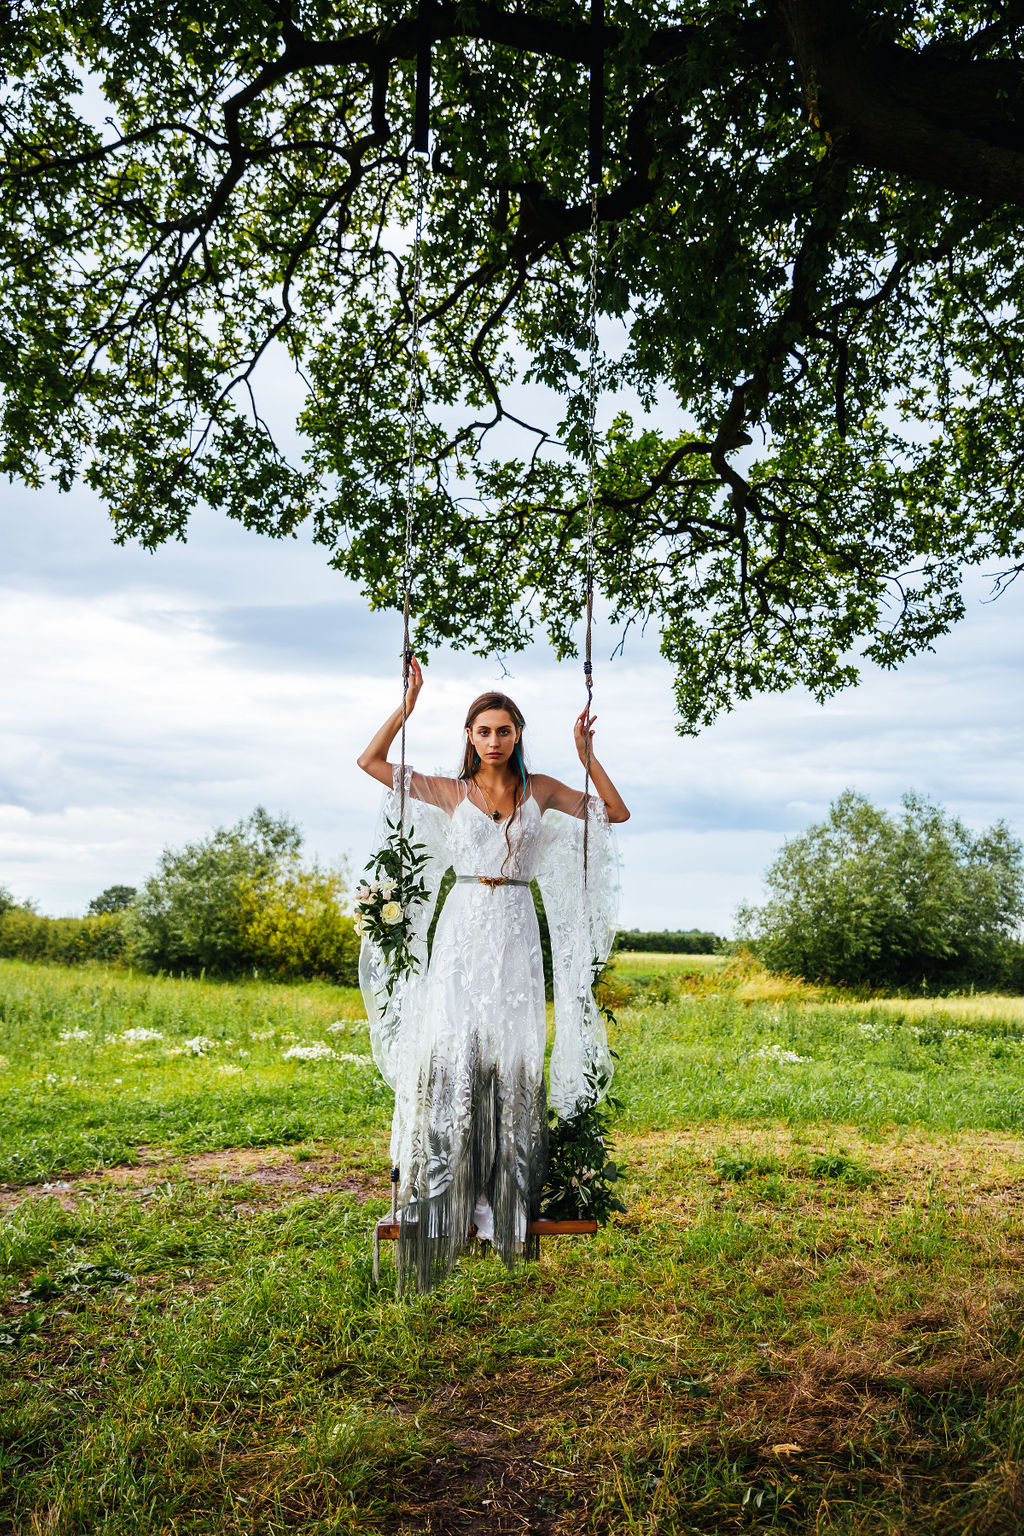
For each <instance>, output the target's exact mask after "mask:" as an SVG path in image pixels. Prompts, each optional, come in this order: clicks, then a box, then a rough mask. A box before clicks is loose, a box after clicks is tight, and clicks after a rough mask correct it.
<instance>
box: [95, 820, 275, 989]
mask: <svg viewBox="0 0 1024 1536" xmlns="http://www.w3.org/2000/svg"><path fill="white" fill-rule="evenodd" d="M301 846H302V836H301V834H300V832H299V830H298V828H297V827H296V826H295V825H294V824H293V823H292V822H290V821H288V820H286V819H285V818H284V817H280V818H275V817H273V816H271V815H269V814H268V812H267V811H265V810H264V809H263V807H262V806H257V807H256V809H255V810H254V811H253V813H252V815H251V816H249V817H248V818H246V819H245V820H243V821H238V822H236V824H235V825H234V826H233V827H218V828H217V830H216V831H215V832H213V833H211V835H210V836H209V837H207V838H204V839H202V840H201V841H200V842H196V843H188V844H186V846H185V847H184V848H180V849H172V848H166V849H165V850H164V852H163V853H162V854H161V856H160V863H159V867H158V869H157V872H156V874H155V875H152V876H151V877H150V878H149V879H148V880H147V881H146V883H145V884H144V885H143V887H142V889H141V890H140V891H139V893H138V895H137V896H136V898H135V900H134V901H133V903H132V905H131V906H130V907H129V908H128V910H127V912H126V914H125V932H126V936H127V952H128V955H129V958H130V959H131V960H132V961H133V962H134V963H135V964H137V965H139V966H141V967H142V968H143V969H146V970H154V971H155V970H169V971H186V972H193V973H194V972H197V971H200V970H207V971H211V972H213V973H214V974H220V975H231V974H233V973H237V972H239V971H242V970H247V969H249V968H251V967H252V966H253V965H258V963H259V955H258V953H257V952H256V951H254V949H253V947H252V944H251V942H250V940H249V921H250V917H251V910H252V908H251V893H252V890H253V888H254V887H259V886H260V885H262V884H263V883H264V882H265V881H267V880H269V879H272V878H273V877H275V876H276V875H277V872H278V870H279V868H280V867H281V866H282V865H283V864H287V863H288V862H289V861H293V860H294V859H296V858H297V856H298V853H299V849H300V848H301Z"/></svg>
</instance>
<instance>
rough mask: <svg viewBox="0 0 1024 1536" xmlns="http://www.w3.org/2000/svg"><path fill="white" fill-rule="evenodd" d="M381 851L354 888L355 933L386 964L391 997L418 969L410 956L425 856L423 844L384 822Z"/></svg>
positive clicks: (422, 891)
mask: <svg viewBox="0 0 1024 1536" xmlns="http://www.w3.org/2000/svg"><path fill="white" fill-rule="evenodd" d="M385 825H386V826H387V829H388V835H387V837H386V838H385V840H384V845H383V847H382V848H380V849H379V850H378V852H377V853H375V854H374V856H373V858H372V859H371V860H370V862H369V863H368V864H367V865H366V872H367V873H368V874H370V875H371V878H370V879H369V880H366V881H364V882H363V883H362V884H361V885H358V886H356V889H355V902H356V922H355V928H356V933H358V934H359V936H360V938H367V939H369V941H370V943H371V944H375V945H376V946H377V948H378V949H379V950H381V952H382V953H383V955H384V957H385V959H386V961H387V968H386V979H385V982H384V990H385V992H386V993H387V996H388V997H390V996H391V994H392V992H393V991H394V989H395V983H396V982H397V981H399V980H400V978H401V977H403V976H410V975H412V974H413V972H415V971H416V970H417V969H418V965H417V961H416V957H415V955H414V954H413V952H412V948H411V939H412V933H413V917H414V915H415V911H416V908H417V907H418V906H419V904H420V903H421V902H422V901H425V900H426V897H427V887H426V884H425V883H424V880H423V868H424V866H425V864H426V863H427V859H428V855H427V853H426V850H425V848H424V845H423V843H414V842H411V841H410V840H409V838H407V837H406V836H405V834H404V832H403V831H402V828H401V825H400V823H399V822H397V821H385Z"/></svg>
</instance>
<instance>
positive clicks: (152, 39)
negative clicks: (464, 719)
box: [0, 0, 1024, 728]
mask: <svg viewBox="0 0 1024 1536" xmlns="http://www.w3.org/2000/svg"><path fill="white" fill-rule="evenodd" d="M2 21H3V25H2V27H0V71H2V85H0V141H2V146H3V166H2V171H0V260H2V262H3V264H4V268H5V293H4V303H3V305H2V306H0V386H2V391H3V414H2V422H0V466H2V467H3V469H4V470H5V471H6V472H7V473H8V474H11V475H15V476H20V477H22V478H23V479H24V480H26V481H28V482H29V483H30V484H42V483H44V482H45V480H46V479H47V477H48V476H54V477H55V478H56V481H57V483H58V484H59V485H60V486H61V487H65V488H66V487H68V486H70V485H71V484H72V483H73V481H74V480H75V479H76V477H81V478H82V479H83V480H84V481H85V482H86V484H88V485H89V486H91V487H93V488H94V489H95V491H97V492H98V493H99V495H100V496H101V497H102V498H103V500H104V502H105V503H106V505H107V506H108V507H109V510H110V515H111V517H112V519H113V521H114V526H115V529H116V535H117V537H118V538H121V539H129V538H134V539H139V540H141V541H142V542H143V543H145V544H146V545H148V546H151V547H154V546H157V545H159V544H160V543H161V542H162V541H163V540H166V539H168V538H181V537H184V536H185V535H186V531H187V524H188V518H189V514H190V512H191V511H192V509H193V508H194V507H195V506H196V505H197V504H198V503H200V502H206V503H208V504H210V505H212V506H214V507H216V508H220V509H222V510H223V511H224V512H225V513H226V514H227V515H228V516H230V517H233V518H237V519H239V520H240V521H241V522H242V523H244V524H246V525H247V526H249V527H252V528H255V529H259V530H262V531H263V532H266V533H270V534H272V535H278V536H284V535H288V534H293V533H296V532H297V530H298V529H299V528H300V526H302V525H305V526H306V528H308V529H309V530H311V532H312V537H313V538H315V539H316V540H317V541H318V542H319V543H321V544H322V545H323V546H324V547H325V550H326V551H327V554H328V558H329V559H330V561H331V562H332V563H333V564H334V565H335V566H336V567H337V568H338V569H339V570H341V571H343V572H345V573H347V574H348V575H349V576H351V577H353V578H354V579H356V580H357V581H358V582H360V583H361V585H362V587H363V589H364V591H365V592H366V593H367V594H368V596H369V598H370V600H371V601H372V602H374V603H376V604H384V605H386V604H394V603H395V601H396V597H397V593H396V564H397V552H398V549H399V545H400V540H401V528H402V523H403V479H404V459H405V419H404V401H405V395H406V390H407V383H408V373H409V344H408V338H409V327H410V263H409V259H408V258H409V223H410V219H411V216H412V204H413V191H414V186H415V181H416V176H415V171H414V167H413V166H412V164H411V157H410V118H411V90H412V84H411V82H412V75H413V65H414V59H415V55H416V50H417V46H418V44H419V41H420V36H421V32H422V30H423V26H424V25H425V24H426V23H424V22H423V21H422V20H421V17H420V12H419V10H418V9H417V7H416V5H415V4H414V0H230V3H228V0H203V3H202V4H200V3H197V0H177V3H175V4H173V5H172V4H169V3H166V0H131V3H129V0H76V4H75V5H74V6H70V7H69V6H67V5H65V4H57V3H56V0H7V3H6V5H5V7H4V14H3V17H2ZM429 28H430V34H431V37H432V40H433V69H434V98H433V119H432V126H433V130H434V137H433V153H432V159H431V165H430V171H429V176H428V178H427V193H426V197H427V210H426V235H425V243H424V262H423V278H424V316H425V323H424V331H423V380H422V382H423V400H422V406H423V413H424V426H423V428H422V433H421V449H422V455H423V465H424V474H423V481H422V484H421V489H420V493H419V497H418V502H417V508H416V559H415V598H414V602H415V611H416V615H417V620H418V625H419V643H420V644H425V645H429V644H431V643H433V642H436V641H438V640H442V639H444V640H447V641H450V642H452V643H454V644H457V645H467V644H468V645H472V646H475V647H477V648H478V649H488V648H492V647H493V648H497V649H499V650H503V649H512V648H515V647H517V646H520V645H522V644H524V643H525V642H526V641H527V640H528V639H529V637H530V636H531V634H532V633H533V632H534V630H535V629H536V627H537V626H540V627H541V628H542V629H543V630H546V631H547V633H548V634H549V635H550V637H551V639H552V641H553V643H554V644H555V646H556V647H557V648H558V649H559V651H560V652H562V653H565V652H567V651H568V650H570V649H571V647H572V638H573V622H574V620H575V618H576V617H577V616H578V614H579V611H580V607H581V586H582V564H581V555H580V534H581V521H582V505H583V474H582V469H583V457H584V447H585V439H586V420H585V417H586V411H585V407H584V401H583V391H582V380H583V374H584V370H585V367H586V356H585V353H586V344H587V323H586V321H587V310H586V299H585V289H586V276H587V273H586V243H587V231H588V226H589V217H590V210H589V200H588V192H587V187H586V177H585V147H586V133H587V69H588V65H589V63H590V60H591V57H592V53H593V48H594V38H593V35H592V32H591V28H590V25H589V7H588V6H587V5H586V4H585V0H568V3H567V0H464V3H463V0H458V3H446V0H437V3H436V4H435V5H434V6H433V7H432V14H431V15H430V16H429ZM1022 34H1024V17H1022V14H1021V8H1020V7H1019V6H1014V5H1009V4H1006V3H998V0H895V3H887V4H884V5H868V4H867V3H866V0H773V3H767V4H766V3H759V0H715V3H713V4H711V5H707V4H703V3H702V4H698V3H696V0H628V3H627V0H621V3H618V4H615V3H609V6H608V11H607V18H606V21H605V25H604V28H603V31H602V35H601V44H602V47H603V55H604V68H605V104H606V143H605V169H604V180H603V183H602V186H601V190H600V196H599V202H598V221H599V249H598V302H599V307H600V312H601V315H602V326H601V334H602V346H603V360H602V365H601V385H602V389H603V390H604V392H605V398H606V400H607V401H608V402H609V403H610V410H611V416H612V418H613V419H611V420H610V422H606V423H605V429H604V431H603V433H602V440H601V444H600V475H599V486H598V505H597V517H598V552H597V564H598V570H597V575H598V583H599V587H600V589H601V591H602V593H603V595H604V600H605V602H606V604H607V607H608V610H609V611H610V613H611V614H612V615H614V616H615V618H616V619H617V620H618V621H619V622H620V623H622V624H626V625H628V623H629V622H630V621H633V622H641V623H642V622H651V623H652V624H654V625H656V626H657V627H658V628H659V629H660V632H661V635H662V644H663V648H664V652H665V654H666V656H668V657H669V658H670V660H671V661H672V662H673V664H674V665H675V668H676V673H677V679H678V683H677V691H678V703H679V708H680V713H681V719H682V723H683V726H684V728H695V727H696V726H697V725H698V724H699V723H700V722H701V721H703V720H707V719H710V718H711V717H712V716H713V715H714V714H715V712H716V711H717V710H719V709H721V708H722V707H728V705H729V704H730V702H731V701H732V700H733V699H735V698H736V697H743V696H746V695H749V694H750V693H751V692H753V691H760V690H765V689H781V688H785V687H788V686H790V685H791V684H793V683H795V682H803V683H805V684H807V685H808V686H810V687H811V688H812V689H813V690H814V691H815V692H816V693H817V694H818V695H819V696H825V695H827V694H828V693H829V692H831V691H833V690H835V689H836V688H839V687H842V686H844V685H845V684H847V683H849V682H851V681H853V680H854V679H855V677H856V675H857V666H858V662H859V658H860V657H861V656H867V657H868V658H870V659H872V660H874V661H876V662H879V663H881V664H882V665H894V664H896V663H898V662H899V661H900V660H902V659H903V658H904V657H906V656H908V655H910V654H912V653H914V652H915V651H917V650H919V649H920V648H922V647H925V646H927V645H928V644H929V643H930V642H931V641H933V640H934V639H935V637H936V636H937V635H939V634H941V633H943V632H944V631H945V630H946V629H947V628H948V627H949V626H950V625H951V624H952V623H954V622H955V621H956V619H957V618H958V617H959V616H960V614H961V612H962V597H961V591H960V582H961V576H962V572H963V569H964V567H965V566H966V565H969V564H972V563H978V562H989V563H990V565H991V567H992V569H993V570H995V571H997V572H999V573H1001V574H1002V576H1003V578H1004V579H1006V578H1007V577H1009V576H1010V575H1012V573H1014V572H1015V571H1017V570H1019V569H1020V568H1021V565H1022V563H1024V539H1022V530H1024V515H1022V507H1021V489H1020V482H1021V468H1022V455H1024V447H1022V437H1021V432H1020V422H1021V419H1022V403H1024V402H1022V399H1021V392H1022V377H1024V372H1022V361H1024V359H1022V348H1024V334H1022V326H1021V316H1020V307H1019V292H1020V283H1021V245H1022V241H1021V233H1022V230H1021V211H1022V206H1024V95H1022V92H1024V61H1022V57H1021V44H1022ZM282 360H284V362H285V363H286V365H287V366H288V367H290V368H293V369H294V370H295V373H296V375H297V377H298V378H299V380H300V381H301V387H302V404H301V409H300V411H299V415H298V420H297V427H298V430H299V434H300V438H299V440H300V443H301V447H300V449H299V450H297V451H294V452H291V453H289V452H287V451H286V445H283V444H282V442H281V441H280V437H281V434H280V431H278V432H277V433H276V434H275V430H273V429H272V426H271V424H270V423H269V422H268V409H267V406H266V404H265V401H266V397H267V392H268V390H270V389H271V387H272V384H273V375H274V371H275V369H279V368H280V367H281V365H282ZM602 419H604V418H602Z"/></svg>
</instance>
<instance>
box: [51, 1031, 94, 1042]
mask: <svg viewBox="0 0 1024 1536" xmlns="http://www.w3.org/2000/svg"><path fill="white" fill-rule="evenodd" d="M91 1039H92V1035H91V1034H90V1033H89V1031H88V1030H87V1029H62V1030H61V1032H60V1034H59V1035H58V1036H57V1040H58V1042H59V1043H60V1044H61V1045H82V1044H83V1043H84V1042H85V1041H86V1040H91Z"/></svg>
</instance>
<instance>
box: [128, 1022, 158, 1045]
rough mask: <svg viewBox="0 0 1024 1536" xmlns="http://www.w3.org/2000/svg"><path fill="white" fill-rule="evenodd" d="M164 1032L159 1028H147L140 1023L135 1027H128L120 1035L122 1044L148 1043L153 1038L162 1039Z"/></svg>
mask: <svg viewBox="0 0 1024 1536" xmlns="http://www.w3.org/2000/svg"><path fill="white" fill-rule="evenodd" d="M162 1039H163V1032H162V1031H161V1030H159V1029H146V1028H144V1027H143V1026H142V1025H138V1026H137V1027H136V1028H135V1029H126V1030H125V1032H124V1034H123V1035H121V1036H120V1040H121V1044H122V1045H148V1044H149V1042H150V1041H151V1040H162Z"/></svg>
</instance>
